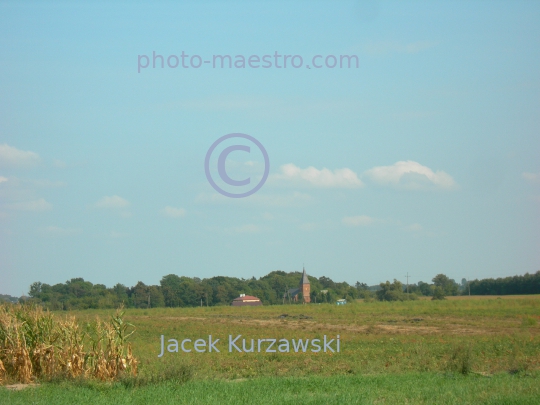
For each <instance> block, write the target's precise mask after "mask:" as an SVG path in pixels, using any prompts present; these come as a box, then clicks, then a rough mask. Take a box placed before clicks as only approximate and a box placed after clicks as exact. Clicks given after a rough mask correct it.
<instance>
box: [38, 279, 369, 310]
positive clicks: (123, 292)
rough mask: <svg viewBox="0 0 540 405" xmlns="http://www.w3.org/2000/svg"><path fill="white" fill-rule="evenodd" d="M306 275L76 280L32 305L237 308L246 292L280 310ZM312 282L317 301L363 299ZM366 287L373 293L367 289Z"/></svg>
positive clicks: (45, 287)
mask: <svg viewBox="0 0 540 405" xmlns="http://www.w3.org/2000/svg"><path fill="white" fill-rule="evenodd" d="M301 276H302V274H301V273H300V272H291V273H286V272H284V271H273V272H271V273H269V274H267V275H266V276H264V277H261V278H259V279H256V278H255V277H253V278H251V279H247V280H246V279H239V278H235V277H221V276H219V277H212V278H208V279H203V280H201V279H200V278H197V277H194V278H190V277H183V276H177V275H175V274H169V275H167V276H165V277H163V278H162V279H161V281H160V283H159V285H146V284H144V283H143V282H141V281H139V282H138V283H137V284H136V285H135V286H133V287H126V286H125V285H123V284H116V285H115V286H114V287H112V288H107V287H106V286H105V285H103V284H92V283H91V282H89V281H85V280H84V279H82V278H73V279H71V280H69V281H66V282H65V283H60V284H55V285H52V286H51V285H49V284H44V283H40V282H36V283H33V284H32V285H31V286H30V291H29V293H28V295H29V296H30V298H29V299H30V301H34V302H36V303H39V304H41V305H43V306H45V307H47V308H49V309H52V310H59V309H60V310H61V309H65V310H69V309H86V308H115V307H117V306H118V305H120V304H122V303H123V304H124V306H126V307H128V308H155V307H194V306H201V305H202V306H215V305H231V302H232V300H233V299H235V298H237V297H238V296H239V294H241V293H244V294H247V295H254V296H256V297H259V298H260V299H261V301H262V302H263V304H264V305H276V304H283V303H289V302H291V300H290V298H289V296H288V295H286V294H285V292H286V291H288V289H290V288H295V287H298V285H299V283H300V279H301ZM309 282H310V284H311V301H312V302H334V301H335V300H336V299H337V298H348V299H351V300H352V299H355V298H358V297H359V296H361V294H360V293H359V291H360V290H359V289H358V288H356V287H353V286H351V285H349V284H348V283H345V282H342V283H338V282H334V281H333V280H331V279H330V278H328V277H320V278H315V277H309ZM362 286H365V288H366V289H367V286H366V285H365V284H363V285H362ZM284 295H285V298H284Z"/></svg>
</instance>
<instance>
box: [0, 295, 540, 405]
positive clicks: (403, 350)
mask: <svg viewBox="0 0 540 405" xmlns="http://www.w3.org/2000/svg"><path fill="white" fill-rule="evenodd" d="M57 315H59V316H63V314H62V313H58V314H57ZM70 315H74V316H75V317H76V318H77V319H78V320H79V321H80V322H89V321H92V320H94V319H95V318H96V316H99V317H100V318H102V319H106V318H107V317H108V316H110V315H111V311H105V310H102V311H97V310H96V311H94V310H87V311H75V312H71V313H70ZM125 320H126V321H128V322H130V323H132V324H134V325H135V327H136V332H135V333H134V334H133V336H131V338H130V341H131V343H132V346H133V354H134V356H135V357H137V358H138V360H139V376H138V377H137V378H136V379H134V378H130V379H126V380H124V381H120V382H117V383H99V382H92V381H77V380H74V381H67V382H66V381H58V382H49V383H43V384H42V385H40V386H39V387H37V388H33V389H25V390H23V391H18V392H13V391H7V390H4V389H1V388H0V402H3V401H1V399H2V398H4V399H5V400H7V402H6V403H19V402H20V403H23V402H24V403H28V402H31V403H51V402H50V401H51V398H52V397H53V396H54V395H58V396H59V397H58V398H59V399H58V400H55V401H54V402H55V403H63V402H62V401H64V400H65V402H66V403H101V402H100V401H102V403H109V402H111V398H113V397H118V396H121V397H122V400H118V401H117V400H115V401H114V402H115V403H147V401H146V400H145V398H147V399H148V398H155V399H156V400H157V399H159V401H160V402H163V403H173V402H174V403H212V402H213V403H228V402H231V403H232V402H239V401H240V402H241V403H251V402H252V401H253V403H255V402H258V403H278V402H280V403H284V402H285V403H292V402H297V401H298V400H299V398H303V399H304V400H303V402H309V403H407V402H408V403H520V404H521V403H537V398H538V397H540V378H539V377H540V296H514V297H502V298H498V297H481V298H479V297H470V298H469V297H460V298H459V299H453V300H444V301H431V300H418V301H407V302H361V301H360V302H356V303H351V304H347V305H344V306H336V305H330V304H321V305H314V304H312V305H285V306H266V307H208V308H207V307H202V308H156V309H148V310H144V309H128V310H126V313H125ZM162 334H163V335H165V339H172V338H174V339H177V340H178V341H181V340H183V339H186V338H189V339H192V340H195V339H198V338H202V339H206V340H207V338H208V335H212V337H213V338H214V339H215V338H219V339H220V343H219V344H218V345H217V346H218V348H219V349H220V350H221V352H220V353H215V352H213V353H207V352H205V353H196V352H194V351H192V352H191V353H184V352H182V351H179V353H168V352H165V354H164V356H163V357H162V358H158V354H159V353H160V348H161V343H160V336H161V335H162ZM229 335H233V336H237V335H242V338H246V339H252V338H253V339H255V341H256V340H257V339H258V338H276V339H281V338H284V339H288V340H292V339H322V337H323V335H327V336H328V337H329V338H330V339H332V338H335V337H336V336H337V335H340V341H341V350H340V353H337V352H336V353H330V352H327V353H324V352H322V351H321V352H319V353H312V352H309V351H308V352H306V353H302V352H299V353H295V352H294V351H293V350H291V352H289V353H279V352H278V353H265V352H262V353H257V352H255V353H237V352H233V353H229V351H228V336H229ZM263 347H264V346H263ZM333 347H334V349H335V344H334V345H333ZM62 398H64V399H62ZM84 398H88V401H91V402H85V399H84ZM100 398H102V399H100ZM248 398H249V399H248ZM122 401H124V402H122ZM535 401H536V402H535ZM150 402H153V401H150Z"/></svg>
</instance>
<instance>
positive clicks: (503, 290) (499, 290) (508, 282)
mask: <svg viewBox="0 0 540 405" xmlns="http://www.w3.org/2000/svg"><path fill="white" fill-rule="evenodd" d="M470 289H471V294H472V295H512V294H516V295H518V294H540V271H537V272H536V273H534V274H529V273H526V274H525V275H523V276H513V277H505V278H497V279H493V278H486V279H483V280H474V281H471V283H470ZM463 293H464V294H468V293H469V291H468V289H466V290H465V291H463Z"/></svg>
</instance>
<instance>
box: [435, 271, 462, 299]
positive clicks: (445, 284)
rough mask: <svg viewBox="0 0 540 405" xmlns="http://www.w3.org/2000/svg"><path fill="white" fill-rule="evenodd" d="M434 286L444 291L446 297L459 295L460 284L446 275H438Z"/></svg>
mask: <svg viewBox="0 0 540 405" xmlns="http://www.w3.org/2000/svg"><path fill="white" fill-rule="evenodd" d="M432 281H433V285H434V286H435V287H440V288H442V289H443V291H444V295H457V294H458V287H459V286H458V284H457V283H456V282H455V281H454V280H453V279H451V278H448V277H447V276H445V275H444V274H437V275H436V276H435V277H433V280H432Z"/></svg>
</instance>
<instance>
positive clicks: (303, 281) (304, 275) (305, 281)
mask: <svg viewBox="0 0 540 405" xmlns="http://www.w3.org/2000/svg"><path fill="white" fill-rule="evenodd" d="M303 270H304V271H303V273H302V280H301V281H300V284H309V278H308V276H307V273H306V269H305V268H303Z"/></svg>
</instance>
